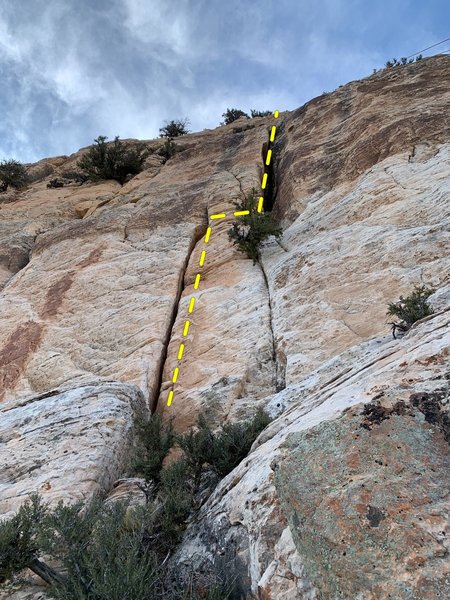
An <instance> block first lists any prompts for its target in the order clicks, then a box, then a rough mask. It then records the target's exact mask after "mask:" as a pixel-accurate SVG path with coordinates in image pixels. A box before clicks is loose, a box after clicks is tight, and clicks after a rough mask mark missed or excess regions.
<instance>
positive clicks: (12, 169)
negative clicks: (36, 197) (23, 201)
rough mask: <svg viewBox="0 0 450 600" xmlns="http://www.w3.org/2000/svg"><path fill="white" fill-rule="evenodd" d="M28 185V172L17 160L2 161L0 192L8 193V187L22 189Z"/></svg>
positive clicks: (0, 165) (0, 166) (0, 164)
mask: <svg viewBox="0 0 450 600" xmlns="http://www.w3.org/2000/svg"><path fill="white" fill-rule="evenodd" d="M27 183H28V175H27V170H26V168H25V167H24V166H23V164H22V163H20V162H19V161H17V160H13V159H11V160H2V162H1V163H0V192H6V191H7V190H8V187H13V188H16V189H18V190H19V189H21V188H23V187H25V186H26V185H27Z"/></svg>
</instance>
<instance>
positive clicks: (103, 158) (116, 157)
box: [77, 135, 148, 185]
mask: <svg viewBox="0 0 450 600" xmlns="http://www.w3.org/2000/svg"><path fill="white" fill-rule="evenodd" d="M107 139H108V138H107V137H106V136H104V135H100V136H99V137H98V138H97V139H95V140H94V142H95V145H94V146H91V147H90V148H89V150H88V151H87V153H86V154H85V155H84V156H82V157H81V159H80V160H79V161H78V163H77V166H78V167H79V168H80V169H81V170H82V171H84V172H85V173H86V175H87V176H88V177H89V179H91V181H99V180H101V179H114V180H116V181H118V182H119V183H120V184H121V185H123V184H124V183H125V181H126V180H127V177H128V176H129V175H137V174H138V173H140V172H141V171H142V165H143V164H144V161H145V159H146V158H147V156H148V152H147V151H146V150H145V148H144V147H143V146H142V145H139V146H136V147H130V146H129V145H128V144H126V143H125V142H122V141H121V140H119V136H116V137H115V138H114V141H113V142H109V143H107V142H106V140H107Z"/></svg>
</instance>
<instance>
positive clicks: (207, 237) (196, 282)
mask: <svg viewBox="0 0 450 600" xmlns="http://www.w3.org/2000/svg"><path fill="white" fill-rule="evenodd" d="M273 116H274V118H275V119H278V117H279V116H280V113H279V111H278V110H276V111H275V112H274V113H273ZM276 132H277V128H276V125H272V128H271V130H270V135H269V145H270V144H272V143H273V142H274V141H275V135H276ZM271 160H272V149H271V148H270V147H269V148H268V150H267V154H266V158H265V163H264V174H263V177H262V181H261V190H262V191H263V192H262V195H261V196H260V197H259V199H258V207H257V211H258V212H259V213H261V212H263V208H264V190H265V189H266V187H267V180H268V178H269V174H268V172H267V171H266V167H270V163H271ZM232 214H233V216H234V217H242V216H244V215H248V214H250V211H248V210H237V211H235V212H233V213H232ZM226 216H227V214H226V213H216V214H214V215H210V216H209V220H210V222H211V221H213V222H214V221H217V220H219V219H225V218H226ZM211 225H212V223H211V224H210V225H209V226H208V228H207V230H206V234H205V237H204V240H203V243H204V244H205V246H206V245H207V244H208V243H209V241H210V239H211V233H212V227H211ZM205 260H206V249H203V250H202V252H201V254H200V260H199V261H198V266H199V267H200V268H201V267H203V266H204V264H205ZM200 280H201V272H200V269H199V270H198V271H197V274H196V275H195V280H194V290H198V288H199V285H200ZM194 307H195V296H192V297H191V298H190V300H189V306H188V315H191V314H192V313H193V312H194ZM190 326H191V321H190V320H189V318H188V319H186V321H185V322H184V327H183V340H184V341H182V342H180V345H179V347H178V354H177V365H176V367H174V370H173V374H172V387H171V389H170V390H169V394H168V396H167V406H171V404H172V402H173V398H174V395H175V391H174V387H175V384H176V383H177V381H178V376H179V374H180V366H181V360H182V358H183V356H184V351H185V348H186V341H187V337H188V333H189V329H190Z"/></svg>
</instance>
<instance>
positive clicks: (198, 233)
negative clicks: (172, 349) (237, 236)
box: [149, 222, 208, 413]
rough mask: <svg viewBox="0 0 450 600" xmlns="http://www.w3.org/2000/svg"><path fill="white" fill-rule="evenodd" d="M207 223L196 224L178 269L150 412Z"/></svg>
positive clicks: (160, 381)
mask: <svg viewBox="0 0 450 600" xmlns="http://www.w3.org/2000/svg"><path fill="white" fill-rule="evenodd" d="M207 227H208V225H207V222H206V223H203V224H202V225H198V226H197V227H196V228H195V231H194V235H193V236H192V239H191V243H190V244H189V248H188V251H187V253H186V257H185V259H184V262H183V266H182V268H181V270H180V274H179V277H178V288H177V293H176V296H175V301H174V303H173V307H172V314H171V316H170V323H169V326H168V328H167V331H166V335H165V336H164V339H163V348H162V351H161V356H160V360H159V368H158V372H157V375H156V385H155V387H154V388H153V389H154V392H153V394H149V396H150V398H149V399H150V408H151V412H152V413H154V412H155V411H156V409H157V407H158V398H159V396H160V394H161V385H162V379H163V372H164V366H165V364H166V360H167V352H168V349H169V343H170V340H171V339H172V331H173V327H174V325H175V321H176V319H177V316H178V309H179V306H180V300H181V296H182V294H183V291H184V287H185V286H184V276H185V274H186V270H187V268H188V265H189V262H190V260H191V256H192V253H193V252H194V250H195V248H196V246H197V244H198V242H199V241H200V240H201V239H202V238H203V236H204V235H205V233H206V229H207Z"/></svg>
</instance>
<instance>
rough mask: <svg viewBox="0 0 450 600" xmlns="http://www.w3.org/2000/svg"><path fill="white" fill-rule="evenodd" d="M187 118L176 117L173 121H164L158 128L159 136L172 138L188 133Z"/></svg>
mask: <svg viewBox="0 0 450 600" xmlns="http://www.w3.org/2000/svg"><path fill="white" fill-rule="evenodd" d="M188 126H189V119H178V120H175V121H169V122H168V121H166V122H165V125H164V126H163V127H161V128H160V130H159V136H160V137H168V138H174V137H179V136H180V135H186V134H187V133H189V129H188Z"/></svg>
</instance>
